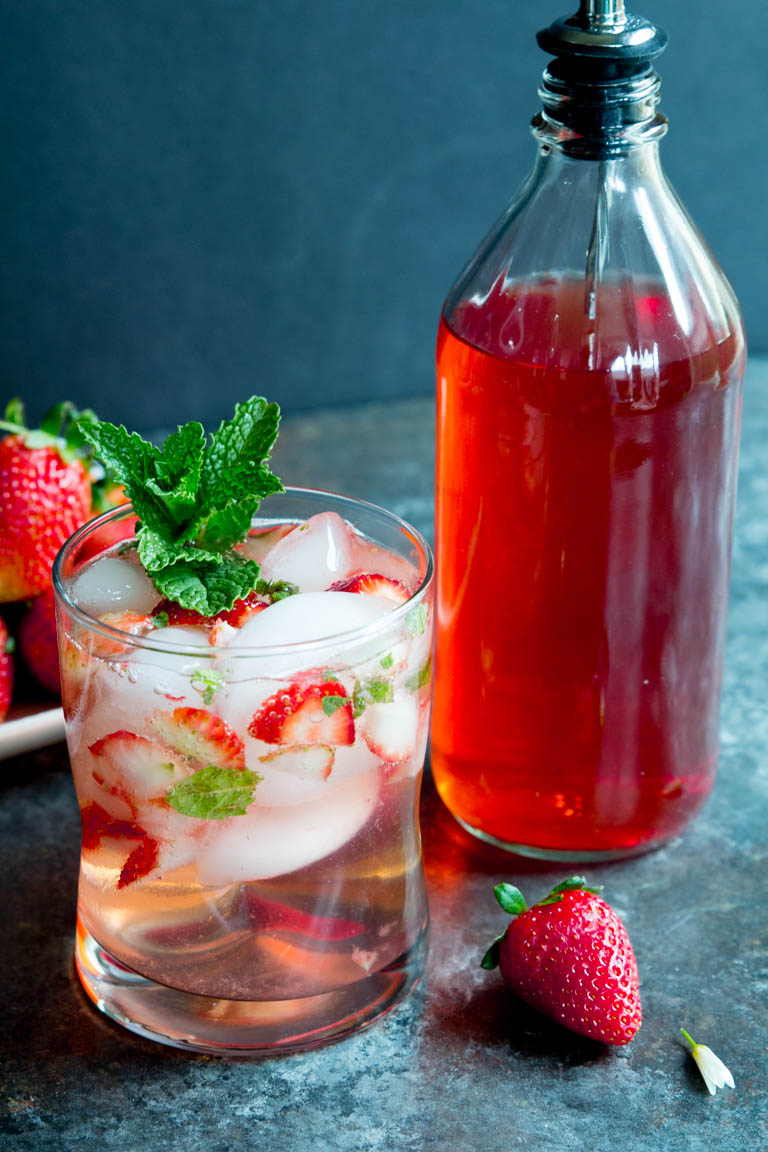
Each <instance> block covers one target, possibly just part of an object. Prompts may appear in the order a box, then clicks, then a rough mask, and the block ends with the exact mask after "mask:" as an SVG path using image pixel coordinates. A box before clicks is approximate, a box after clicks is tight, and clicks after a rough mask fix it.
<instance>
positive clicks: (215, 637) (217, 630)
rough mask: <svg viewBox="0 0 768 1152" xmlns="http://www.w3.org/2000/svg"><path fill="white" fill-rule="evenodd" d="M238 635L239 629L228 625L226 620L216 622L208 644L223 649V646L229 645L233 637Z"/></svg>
mask: <svg viewBox="0 0 768 1152" xmlns="http://www.w3.org/2000/svg"><path fill="white" fill-rule="evenodd" d="M236 635H237V628H233V627H232V625H231V624H227V622H226V620H216V621H215V622H214V625H213V628H211V631H210V635H209V636H208V643H209V644H212V645H213V647H214V648H221V647H222V645H224V644H229V642H230V640H231V639H232V637H233V636H236Z"/></svg>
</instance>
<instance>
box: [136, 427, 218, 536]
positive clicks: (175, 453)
mask: <svg viewBox="0 0 768 1152" xmlns="http://www.w3.org/2000/svg"><path fill="white" fill-rule="evenodd" d="M204 452H205V432H204V431H203V426H202V424H198V423H197V421H195V420H191V421H190V422H189V423H188V424H185V425H184V426H183V427H181V428H179V429H178V430H177V431H176V432H172V433H171V435H170V436H169V437H168V438H167V439H166V440H165V442H164V443H163V446H162V448H161V449H160V452H159V453H158V456H157V459H156V461H155V477H154V479H152V480H148V482H147V486H148V488H149V489H150V490H151V491H152V492H154V493H155V494H156V495H157V496H159V497H160V498H161V499H162V500H164V502H165V506H166V508H167V510H168V512H169V514H170V515H171V516H172V517H173V519H174V521H175V523H176V524H178V525H183V524H187V523H188V522H189V520H190V518H191V517H192V516H193V515H194V513H195V511H196V508H197V496H198V490H199V487H200V472H201V470H202V467H203V454H204Z"/></svg>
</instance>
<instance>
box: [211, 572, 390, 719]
mask: <svg viewBox="0 0 768 1152" xmlns="http://www.w3.org/2000/svg"><path fill="white" fill-rule="evenodd" d="M391 607H392V605H391V604H390V603H389V602H388V601H386V600H384V599H382V598H381V597H379V596H352V595H350V594H349V593H348V592H299V593H297V594H296V595H295V596H288V597H286V598H285V600H278V601H277V603H275V604H272V605H270V607H269V608H267V609H266V610H265V611H264V612H259V613H258V615H256V616H253V617H251V619H250V620H248V621H247V622H246V623H245V624H244V625H243V627H242V628H241V629H240V630H239V632H238V634H237V635H236V636H235V637H234V638H233V640H232V641H231V643H230V644H228V645H227V646H226V648H222V649H219V650H218V651H219V652H220V661H221V663H220V667H221V668H222V670H223V671H224V673H225V675H226V678H227V680H228V681H231V682H232V687H231V690H230V698H231V702H232V704H233V707H234V708H235V710H236V711H237V712H238V713H239V712H240V711H242V705H243V700H249V699H250V700H253V707H252V709H251V716H252V715H253V712H254V711H255V710H256V708H257V707H258V703H259V700H264V699H266V698H267V696H271V695H272V694H273V692H275V691H277V690H278V688H279V687H280V686H281V683H276V684H274V686H273V687H272V688H271V690H270V689H269V686H267V689H268V690H266V691H264V694H263V695H261V692H262V690H263V682H264V681H265V680H266V678H267V677H273V678H276V679H277V680H278V681H282V680H284V678H285V677H286V676H290V675H291V674H293V673H295V672H297V671H300V670H301V669H305V670H306V669H309V668H323V667H327V666H329V665H335V664H339V663H341V664H346V663H350V662H353V661H358V660H363V659H365V658H367V657H369V656H372V655H374V654H375V653H376V652H378V651H379V649H380V648H381V647H382V644H383V643H384V641H382V640H381V639H380V638H379V639H378V640H376V639H373V640H371V639H365V640H362V641H357V642H355V643H354V644H352V645H350V644H349V642H347V641H344V640H343V639H336V637H337V636H338V635H339V634H340V633H344V632H348V631H350V630H352V629H355V628H361V627H364V626H366V625H369V624H374V623H375V622H376V621H377V620H380V619H381V618H382V616H385V615H386V614H387V612H388V611H389V610H390V609H391ZM326 637H328V644H322V645H319V646H318V647H317V648H315V649H312V650H311V651H308V652H306V653H301V652H298V653H293V652H291V651H286V652H285V653H284V654H283V653H281V654H279V655H271V656H269V657H267V658H260V657H258V656H256V655H254V656H253V657H251V656H249V655H248V654H246V651H245V650H246V649H248V648H262V647H265V646H273V645H281V644H287V645H290V644H301V643H304V642H308V641H312V640H322V639H325V638H326ZM238 653H242V655H240V656H238ZM249 682H251V683H249ZM249 719H250V717H249ZM229 722H230V723H235V724H239V723H240V722H241V719H237V718H235V717H234V716H233V719H232V720H231V721H229Z"/></svg>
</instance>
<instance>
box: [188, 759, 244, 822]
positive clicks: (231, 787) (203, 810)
mask: <svg viewBox="0 0 768 1152" xmlns="http://www.w3.org/2000/svg"><path fill="white" fill-rule="evenodd" d="M260 780H261V776H259V774H258V772H249V771H248V770H247V769H240V768H217V767H216V765H215V764H209V765H208V767H207V768H200V769H198V771H197V772H193V774H192V775H191V776H187V778H186V779H185V780H182V781H181V783H179V784H176V785H175V786H174V787H173V788H171V790H170V792H168V793H167V795H166V800H167V801H168V803H169V804H170V806H171V808H175V809H176V811H177V812H180V813H181V815H182V816H193V817H195V818H196V819H198V820H226V818H227V816H242V815H243V814H244V813H245V810H246V809H247V807H248V805H249V804H250V803H251V801H252V800H253V791H254V788H255V787H256V785H257V784H258V782H259V781H260Z"/></svg>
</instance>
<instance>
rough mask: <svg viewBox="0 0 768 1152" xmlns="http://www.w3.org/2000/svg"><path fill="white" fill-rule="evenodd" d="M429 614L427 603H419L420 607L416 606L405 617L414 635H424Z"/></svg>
mask: <svg viewBox="0 0 768 1152" xmlns="http://www.w3.org/2000/svg"><path fill="white" fill-rule="evenodd" d="M428 615H429V613H428V611H427V606H426V604H419V606H418V608H414V609H413V611H412V612H409V613H408V615H407V616H406V618H405V623H406V625H407V627H408V631H409V632H410V633H411V635H412V636H422V635H423V633H424V629H425V628H426V626H427V617H428Z"/></svg>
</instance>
